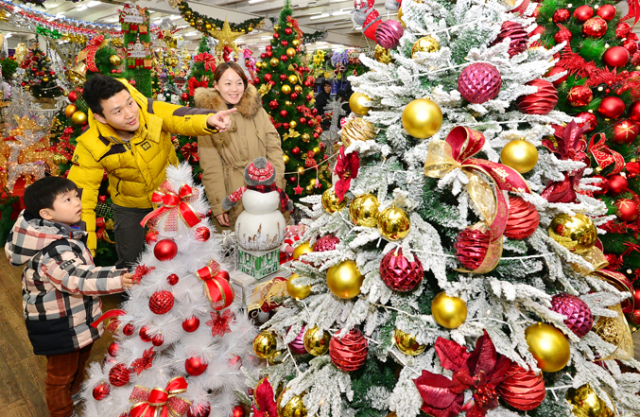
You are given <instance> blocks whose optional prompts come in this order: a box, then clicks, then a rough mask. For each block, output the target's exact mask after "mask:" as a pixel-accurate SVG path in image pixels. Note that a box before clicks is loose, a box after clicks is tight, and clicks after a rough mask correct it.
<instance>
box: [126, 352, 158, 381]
mask: <svg viewBox="0 0 640 417" xmlns="http://www.w3.org/2000/svg"><path fill="white" fill-rule="evenodd" d="M155 354H156V353H155V352H154V351H153V347H150V348H149V349H147V350H145V351H144V353H143V355H142V357H141V358H138V359H136V360H134V361H133V362H132V363H131V368H132V369H133V370H134V371H135V373H136V374H137V375H140V374H141V373H142V371H144V370H146V369H149V368H151V366H152V365H153V357H154V356H155Z"/></svg>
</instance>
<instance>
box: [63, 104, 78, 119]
mask: <svg viewBox="0 0 640 417" xmlns="http://www.w3.org/2000/svg"><path fill="white" fill-rule="evenodd" d="M77 110H78V107H76V105H75V104H69V105H68V106H67V107H66V108H65V109H64V115H65V116H67V117H71V116H73V113H75V112H76V111H77Z"/></svg>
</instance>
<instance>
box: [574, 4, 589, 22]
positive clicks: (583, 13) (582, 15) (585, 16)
mask: <svg viewBox="0 0 640 417" xmlns="http://www.w3.org/2000/svg"><path fill="white" fill-rule="evenodd" d="M592 17H593V9H592V8H591V6H587V5H584V6H580V7H578V8H577V9H575V10H574V11H573V18H574V19H576V20H577V21H578V22H586V21H587V20H589V19H591V18H592Z"/></svg>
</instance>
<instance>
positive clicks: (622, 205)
mask: <svg viewBox="0 0 640 417" xmlns="http://www.w3.org/2000/svg"><path fill="white" fill-rule="evenodd" d="M616 209H617V210H616V216H618V218H619V219H620V220H622V221H623V222H627V223H629V222H635V221H636V220H638V214H639V212H638V204H636V202H635V201H633V200H629V199H622V200H618V201H616Z"/></svg>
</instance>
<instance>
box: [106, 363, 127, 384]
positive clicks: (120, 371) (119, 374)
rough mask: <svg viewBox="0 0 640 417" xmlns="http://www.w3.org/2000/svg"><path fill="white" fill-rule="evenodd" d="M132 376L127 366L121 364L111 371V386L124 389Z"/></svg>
mask: <svg viewBox="0 0 640 417" xmlns="http://www.w3.org/2000/svg"><path fill="white" fill-rule="evenodd" d="M130 376H131V375H130V372H129V368H127V365H125V364H124V363H119V364H117V365H115V366H114V367H113V368H111V370H110V371H109V382H111V385H113V386H114V387H124V386H125V385H127V383H128V382H129V378H130Z"/></svg>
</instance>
